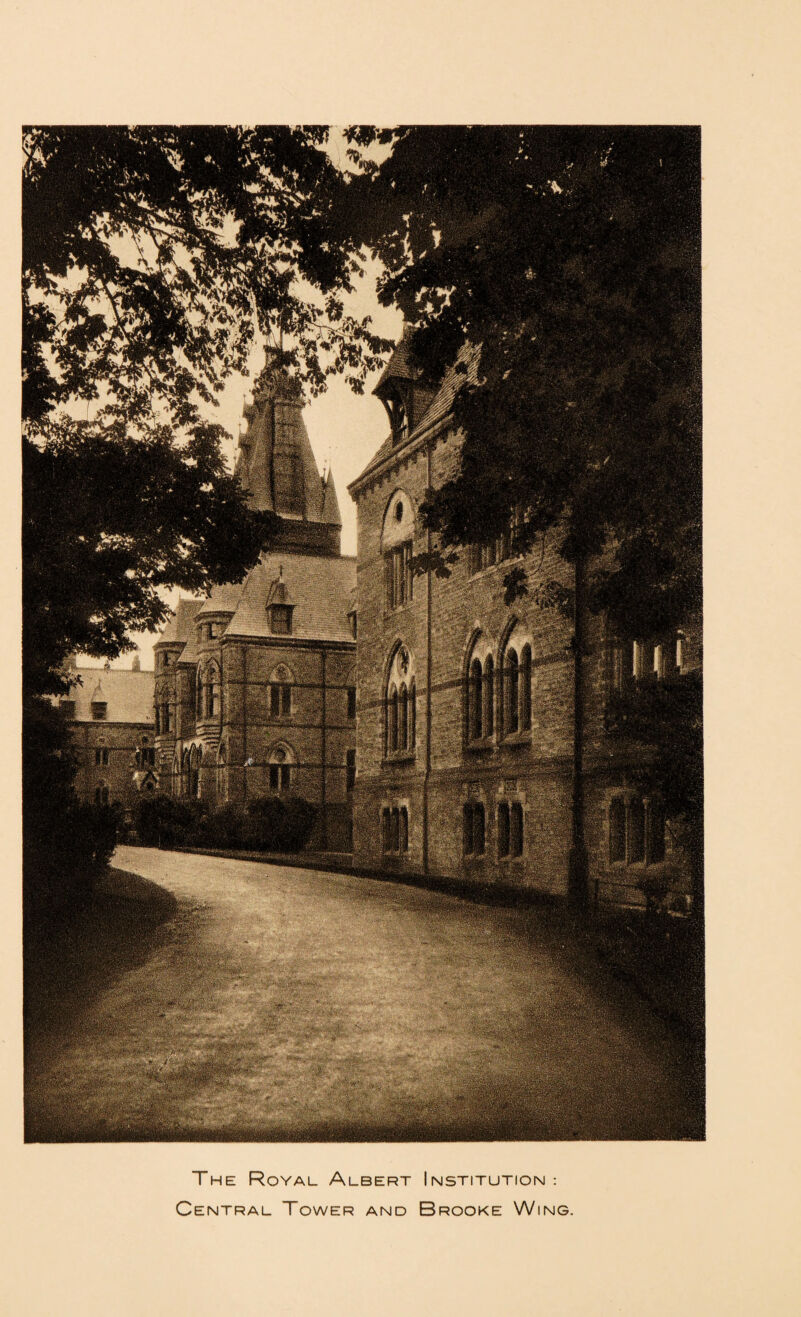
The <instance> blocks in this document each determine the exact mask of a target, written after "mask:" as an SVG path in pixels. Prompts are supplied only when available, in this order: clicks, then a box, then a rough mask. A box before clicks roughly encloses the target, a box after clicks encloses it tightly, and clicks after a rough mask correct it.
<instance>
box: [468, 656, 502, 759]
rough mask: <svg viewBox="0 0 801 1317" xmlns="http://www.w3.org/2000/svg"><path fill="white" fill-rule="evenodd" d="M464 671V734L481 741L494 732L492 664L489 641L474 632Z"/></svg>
mask: <svg viewBox="0 0 801 1317" xmlns="http://www.w3.org/2000/svg"><path fill="white" fill-rule="evenodd" d="M463 672H464V735H465V740H466V741H467V743H468V744H469V743H470V742H471V741H479V742H484V741H485V740H486V739H487V737H490V736H492V735H493V734H494V731H495V662H494V659H493V657H492V642H491V641H490V639H489V637H487V636H485V635H484V634H482V633H481V632H478V631H477V632H476V633H475V634H474V636H473V639H472V642H471V644H470V647H469V650H468V653H467V658H466V661H465V667H464V669H463Z"/></svg>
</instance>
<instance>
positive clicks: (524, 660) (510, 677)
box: [498, 621, 533, 736]
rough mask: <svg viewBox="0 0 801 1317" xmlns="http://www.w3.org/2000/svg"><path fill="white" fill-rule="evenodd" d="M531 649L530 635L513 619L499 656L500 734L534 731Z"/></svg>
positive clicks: (510, 734)
mask: <svg viewBox="0 0 801 1317" xmlns="http://www.w3.org/2000/svg"><path fill="white" fill-rule="evenodd" d="M532 652H533V647H532V643H531V637H530V635H529V634H528V632H527V631H526V630H525V629H524V628H523V627H522V626H521V625H520V624H519V623H518V622H517V621H512V623H511V625H510V626H509V627H508V629H507V631H506V635H505V637H504V640H503V642H502V645H501V650H500V657H499V675H500V687H501V689H500V698H499V700H498V720H499V724H500V726H499V731H500V734H501V736H515V735H517V733H519V732H530V731H531V682H532V674H533V660H532Z"/></svg>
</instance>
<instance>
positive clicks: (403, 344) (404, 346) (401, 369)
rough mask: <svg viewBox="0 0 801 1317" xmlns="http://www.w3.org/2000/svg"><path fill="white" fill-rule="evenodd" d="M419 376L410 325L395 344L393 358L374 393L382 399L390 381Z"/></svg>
mask: <svg viewBox="0 0 801 1317" xmlns="http://www.w3.org/2000/svg"><path fill="white" fill-rule="evenodd" d="M419 376H420V371H419V370H418V369H417V367H416V366H413V365H412V347H411V330H410V329H409V327H408V325H404V327H403V333H402V335H401V337H400V339H399V341H398V342H397V343H396V344H395V347H394V349H393V351H392V356H391V357H390V359H389V361H388V362H387V364H386V366H385V367H384V369H383V371H382V372H381V376H380V378H379V380H378V383H377V384H376V386H375V388H374V389H373V393H377V394H378V395H379V397H380V396H381V393H382V391H383V387H384V385H385V384H386V383H387V382H388V381H389V380H416V379H418V378H419Z"/></svg>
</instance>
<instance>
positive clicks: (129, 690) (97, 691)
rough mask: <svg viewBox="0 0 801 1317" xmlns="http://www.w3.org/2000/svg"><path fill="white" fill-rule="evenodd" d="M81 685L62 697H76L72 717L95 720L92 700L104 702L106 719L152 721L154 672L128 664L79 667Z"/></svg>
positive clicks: (105, 720)
mask: <svg viewBox="0 0 801 1317" xmlns="http://www.w3.org/2000/svg"><path fill="white" fill-rule="evenodd" d="M76 670H77V673H78V676H79V677H80V678H81V685H80V686H78V685H75V686H73V687H72V688H71V690H70V692H69V694H68V695H65V696H63V697H62V698H63V699H67V700H74V701H75V721H76V722H84V723H86V722H94V721H95V720H94V719H93V718H92V707H91V706H92V700H93V699H96V700H98V701H103V702H105V704H106V705H107V709H106V717H105V718H104V719H103V722H106V723H151V724H152V722H153V672H152V671H149V672H148V671H146V672H133V671H131V669H130V668H78V669H76Z"/></svg>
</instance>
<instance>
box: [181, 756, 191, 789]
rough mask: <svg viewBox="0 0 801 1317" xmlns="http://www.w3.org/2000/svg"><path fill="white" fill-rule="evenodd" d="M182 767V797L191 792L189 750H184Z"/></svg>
mask: <svg viewBox="0 0 801 1317" xmlns="http://www.w3.org/2000/svg"><path fill="white" fill-rule="evenodd" d="M181 766H182V772H181V782H180V791H181V795H184V793H185V792H187V791H188V790H189V751H188V750H184V753H183V758H182V761H181Z"/></svg>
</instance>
